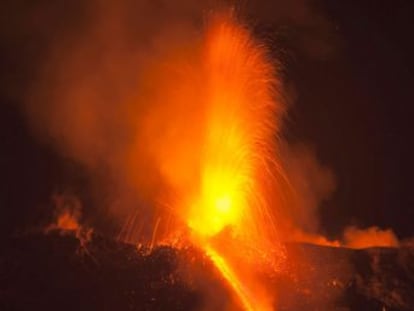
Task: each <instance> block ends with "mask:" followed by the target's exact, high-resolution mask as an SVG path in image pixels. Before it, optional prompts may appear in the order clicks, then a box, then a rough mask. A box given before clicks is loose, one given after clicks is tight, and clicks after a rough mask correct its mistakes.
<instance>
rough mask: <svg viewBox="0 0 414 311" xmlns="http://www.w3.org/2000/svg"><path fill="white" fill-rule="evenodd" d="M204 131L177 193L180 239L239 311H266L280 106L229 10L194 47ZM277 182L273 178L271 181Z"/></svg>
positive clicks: (256, 50)
mask: <svg viewBox="0 0 414 311" xmlns="http://www.w3.org/2000/svg"><path fill="white" fill-rule="evenodd" d="M202 59H203V64H202V67H203V71H204V76H205V83H204V93H203V94H205V98H204V99H203V100H204V101H205V111H204V118H205V119H204V121H205V124H204V128H203V135H202V136H201V137H202V139H201V141H198V142H194V144H200V146H199V148H194V150H201V151H200V156H199V165H198V167H197V174H196V176H197V180H194V184H195V185H196V186H195V187H192V190H191V191H190V190H189V189H184V190H183V193H180V194H179V197H180V198H181V199H180V204H179V205H180V206H179V207H178V210H179V211H180V212H179V216H180V217H181V218H182V221H183V223H185V224H186V227H187V231H188V238H189V240H190V242H191V243H193V244H195V245H196V246H197V247H199V248H200V249H201V250H203V252H204V253H205V254H206V255H207V256H208V257H209V258H210V259H211V261H212V262H213V263H214V265H215V267H216V268H217V269H218V270H219V271H220V272H221V275H222V276H223V278H224V279H225V280H226V281H227V283H228V284H229V286H230V287H231V288H232V289H233V292H234V293H235V295H236V296H237V300H238V301H239V303H240V304H241V306H242V307H243V308H244V309H245V310H249V311H250V310H263V311H265V310H273V309H274V307H273V305H274V299H275V297H274V295H273V294H272V293H271V291H270V290H268V289H267V288H266V286H265V282H264V281H263V279H264V275H268V273H269V272H270V273H272V272H274V271H277V270H278V269H280V267H281V264H282V262H283V260H284V257H285V253H284V249H283V247H282V246H281V243H280V240H279V237H278V234H277V231H278V230H277V224H276V221H275V219H277V217H276V215H275V209H277V208H280V207H279V206H277V205H278V203H277V202H280V201H278V200H275V201H273V199H272V208H270V204H269V203H270V202H269V200H270V193H272V194H273V196H274V193H275V192H277V184H278V181H283V179H284V178H283V173H282V170H281V169H280V167H279V165H278V161H277V157H276V146H275V145H276V142H277V134H278V131H279V123H280V119H281V116H282V114H283V105H282V103H281V101H280V100H278V95H279V94H278V89H279V87H280V85H279V81H278V80H277V79H276V73H277V72H276V68H275V67H274V66H273V65H272V63H271V62H270V61H269V57H268V55H267V50H266V48H265V47H264V46H263V45H261V44H259V43H258V42H256V40H255V39H254V38H253V37H252V35H251V33H250V32H249V30H248V29H247V28H246V27H245V26H243V25H242V24H240V23H239V22H238V21H237V19H236V18H235V17H234V16H233V15H232V14H218V15H215V16H213V17H212V18H211V19H210V21H209V22H208V26H207V31H206V36H205V42H204V44H203V49H202ZM279 183H281V182H279Z"/></svg>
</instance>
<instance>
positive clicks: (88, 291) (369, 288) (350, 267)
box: [0, 233, 414, 311]
mask: <svg viewBox="0 0 414 311" xmlns="http://www.w3.org/2000/svg"><path fill="white" fill-rule="evenodd" d="M286 249H287V252H288V255H289V256H288V258H289V260H288V263H287V268H286V271H284V272H282V273H279V274H278V275H277V276H276V277H274V278H272V280H270V281H269V286H273V287H274V290H275V291H276V292H277V293H278V299H277V302H276V303H275V310H283V311H289V310H295V311H296V310H381V311H383V310H414V249H412V248H408V247H407V248H398V249H397V248H395V249H391V248H390V249H386V248H372V249H365V250H350V249H344V248H329V247H323V246H315V245H306V244H289V245H286ZM230 296H231V293H230V290H229V289H228V288H227V286H226V285H225V282H223V280H222V279H221V278H220V276H219V275H218V274H217V273H215V272H214V267H213V265H212V264H211V263H210V262H209V260H208V259H207V258H206V257H205V256H203V255H202V254H201V253H200V252H198V251H197V250H196V249H192V248H182V249H179V250H177V249H174V248H171V247H156V248H154V249H153V250H151V251H150V250H149V249H146V248H144V247H136V246H134V245H130V244H125V243H121V242H117V241H114V240H111V239H107V238H104V237H102V236H98V235H94V236H93V237H92V239H91V240H90V241H89V243H88V244H87V246H86V247H82V246H81V245H80V243H79V240H78V239H77V238H76V237H75V236H72V235H62V234H59V233H52V234H47V235H44V234H29V235H25V236H20V237H17V238H13V239H10V240H9V241H8V242H7V243H6V244H5V245H3V248H2V251H1V253H0V310H90V311H91V310H148V311H150V310H203V308H204V310H205V307H206V305H208V309H209V310H225V309H227V307H228V300H229V299H230Z"/></svg>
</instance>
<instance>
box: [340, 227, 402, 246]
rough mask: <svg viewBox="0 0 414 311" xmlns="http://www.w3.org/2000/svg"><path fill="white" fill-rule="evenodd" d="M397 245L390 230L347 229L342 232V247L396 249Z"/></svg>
mask: <svg viewBox="0 0 414 311" xmlns="http://www.w3.org/2000/svg"><path fill="white" fill-rule="evenodd" d="M398 245H399V241H398V238H397V236H396V235H395V233H394V232H393V231H392V230H391V229H388V230H381V229H380V228H378V227H369V228H366V229H358V228H355V227H348V228H346V229H345V232H344V246H345V247H349V248H356V249H360V248H368V247H398Z"/></svg>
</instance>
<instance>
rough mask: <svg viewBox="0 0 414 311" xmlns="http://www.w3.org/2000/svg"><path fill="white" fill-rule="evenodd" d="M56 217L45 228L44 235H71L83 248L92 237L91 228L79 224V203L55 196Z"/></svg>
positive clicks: (72, 198) (68, 198) (71, 199)
mask: <svg viewBox="0 0 414 311" xmlns="http://www.w3.org/2000/svg"><path fill="white" fill-rule="evenodd" d="M53 200H54V203H55V205H56V216H55V220H54V222H53V223H52V224H50V225H49V226H47V227H46V229H45V233H48V232H51V231H59V232H60V233H61V234H73V235H75V236H76V238H77V239H78V240H79V243H80V246H81V247H85V246H86V244H87V243H88V242H89V241H90V239H91V237H92V232H93V229H92V228H87V227H85V226H82V225H81V224H80V217H81V205H80V202H79V201H78V200H77V199H76V198H74V197H70V196H65V195H55V196H54V197H53Z"/></svg>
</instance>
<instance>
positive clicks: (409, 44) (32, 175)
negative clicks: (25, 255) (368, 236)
mask: <svg viewBox="0 0 414 311" xmlns="http://www.w3.org/2000/svg"><path fill="white" fill-rule="evenodd" d="M9 2H10V4H2V9H1V11H2V12H1V13H0V14H1V27H2V31H1V36H2V37H1V43H0V44H1V48H0V53H1V54H0V55H1V58H0V68H1V71H0V83H1V87H0V90H1V94H0V96H1V106H0V126H1V130H0V136H1V138H0V140H1V143H2V147H1V156H0V169H1V172H2V178H1V182H2V186H1V189H2V190H1V193H0V208H1V215H0V226H1V228H2V229H1V230H3V232H4V233H5V234H8V233H10V232H12V231H13V230H15V229H16V228H21V227H23V226H24V224H27V223H30V219H33V217H34V216H35V217H37V218H41V217H44V216H45V214H46V213H47V210H46V209H45V208H44V206H45V205H47V202H49V198H50V194H51V193H52V192H53V191H57V190H62V189H61V188H63V187H65V185H71V186H72V187H74V188H76V189H75V191H81V192H82V193H83V195H84V196H85V197H86V198H84V201H86V202H88V198H87V197H88V194H87V192H88V191H87V189H88V187H87V184H88V179H87V177H85V176H84V174H83V173H82V170H81V168H80V167H79V166H77V165H76V164H74V163H72V162H69V161H68V160H67V159H62V158H61V157H60V156H59V155H58V154H57V153H56V152H54V151H53V150H52V149H51V148H49V147H48V146H46V145H42V144H40V143H38V142H37V141H36V139H35V138H34V137H33V136H32V135H31V134H30V131H29V129H28V127H27V125H26V123H25V121H24V117H23V116H22V115H21V113H20V111H19V108H18V107H19V105H18V102H19V100H20V99H19V98H21V97H20V96H19V95H20V93H22V92H24V91H25V90H26V87H27V83H28V81H30V77H32V76H33V72H34V71H35V70H36V65H35V64H36V62H37V59H38V57H39V54H41V53H42V51H44V49H45V48H46V46H47V42H48V39H47V38H45V37H44V35H39V34H37V33H36V31H33V32H31V31H30V29H27V27H26V28H24V29H25V30H24V31H22V30H19V27H18V25H19V23H20V22H22V19H24V17H25V16H26V15H25V14H26V13H27V12H29V11H30V10H31V9H33V8H35V7H36V5H34V4H31V5H30V8H29V5H25V4H24V2H23V1H16V2H15V4H13V5H12V4H11V3H12V1H9ZM304 2H305V3H307V5H309V6H312V8H313V10H314V11H315V12H318V16H323V18H324V19H325V20H327V21H329V28H330V29H329V31H328V32H327V34H326V33H324V36H325V37H326V36H327V41H328V42H329V43H328V47H329V46H330V45H332V46H333V49H334V51H333V52H327V53H316V54H315V53H312V52H309V45H312V44H314V43H312V42H308V43H307V41H306V40H305V41H304V38H305V39H306V38H307V31H309V29H307V28H306V27H298V26H297V24H294V23H292V24H289V19H288V20H283V21H281V20H279V19H277V18H276V17H275V19H274V20H273V21H271V22H269V21H268V19H266V20H265V19H263V21H261V20H260V16H259V18H257V17H256V23H257V24H258V28H260V26H262V27H263V28H266V31H267V32H270V33H276V35H275V36H276V37H277V36H279V37H278V39H275V41H276V42H278V40H279V41H280V42H281V44H282V45H284V46H282V48H283V49H284V51H285V52H286V53H285V56H284V57H283V56H282V60H283V61H284V64H285V70H286V76H287V79H288V80H289V81H290V82H291V84H292V85H293V87H294V89H295V94H296V96H297V99H296V101H295V103H294V105H293V106H292V108H291V110H290V114H289V119H288V122H287V128H288V130H287V136H288V137H289V139H290V140H292V141H304V142H306V143H308V144H311V145H313V146H315V149H316V151H317V154H318V158H319V159H320V160H321V161H322V162H323V163H324V164H325V165H327V166H329V167H330V168H331V169H332V170H333V172H334V173H335V176H336V179H337V182H338V186H337V190H336V192H335V194H334V195H333V197H332V199H331V200H330V201H328V202H325V203H324V204H323V206H322V207H321V218H322V228H323V229H324V230H325V231H326V232H327V233H329V234H330V235H338V234H339V233H340V232H341V230H342V229H343V227H344V226H347V225H349V224H355V225H359V226H369V225H378V226H381V227H391V228H393V229H394V230H395V232H396V233H397V234H398V235H399V236H400V237H408V236H413V235H414V226H413V220H414V208H413V207H414V199H413V194H412V192H413V191H412V189H411V188H412V185H413V182H412V179H411V177H412V176H413V174H414V164H413V159H414V152H413V147H412V140H413V135H412V132H413V130H414V125H413V123H414V122H413V121H412V120H411V119H412V112H414V108H413V104H414V93H413V91H412V88H413V83H414V70H413V69H414V66H413V62H414V61H413V55H414V45H413V40H412V38H413V32H414V27H413V16H414V14H413V13H414V10H413V9H412V4H410V2H411V1H403V0H398V1H330V0H325V1H304ZM16 3H17V4H16ZM62 3H63V2H62ZM68 5H69V4H68ZM279 5H280V4H279ZM70 6H71V9H73V10H76V6H75V5H70ZM267 7H268V8H272V4H270V2H269V3H268V4H267ZM19 10H21V12H19ZM270 11H271V10H270ZM269 14H271V13H269ZM275 16H276V15H275ZM310 18H312V17H310ZM49 21H50V23H51V25H50V28H51V33H52V34H53V31H54V29H55V28H59V27H60V26H61V23H64V21H65V19H64V18H63V19H60V18H59V16H58V17H56V18H55V19H50V20H49ZM53 23H55V24H53ZM16 25H17V26H16ZM13 27H17V30H16V31H13V30H10V28H13ZM322 27H323V26H322ZM269 29H270V31H268V30H269ZM280 29H284V30H283V31H281V30H280ZM286 29H287V30H286ZM318 29H319V28H316V30H315V29H314V30H312V31H313V32H315V31H316V32H318V31H319V30H318ZM259 32H260V31H259ZM281 33H282V35H280V34H281ZM314 35H315V34H314V33H313V34H311V35H310V36H314ZM325 37H324V38H325ZM331 41H332V42H331ZM304 42H305V43H304ZM91 205H93V203H91Z"/></svg>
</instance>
